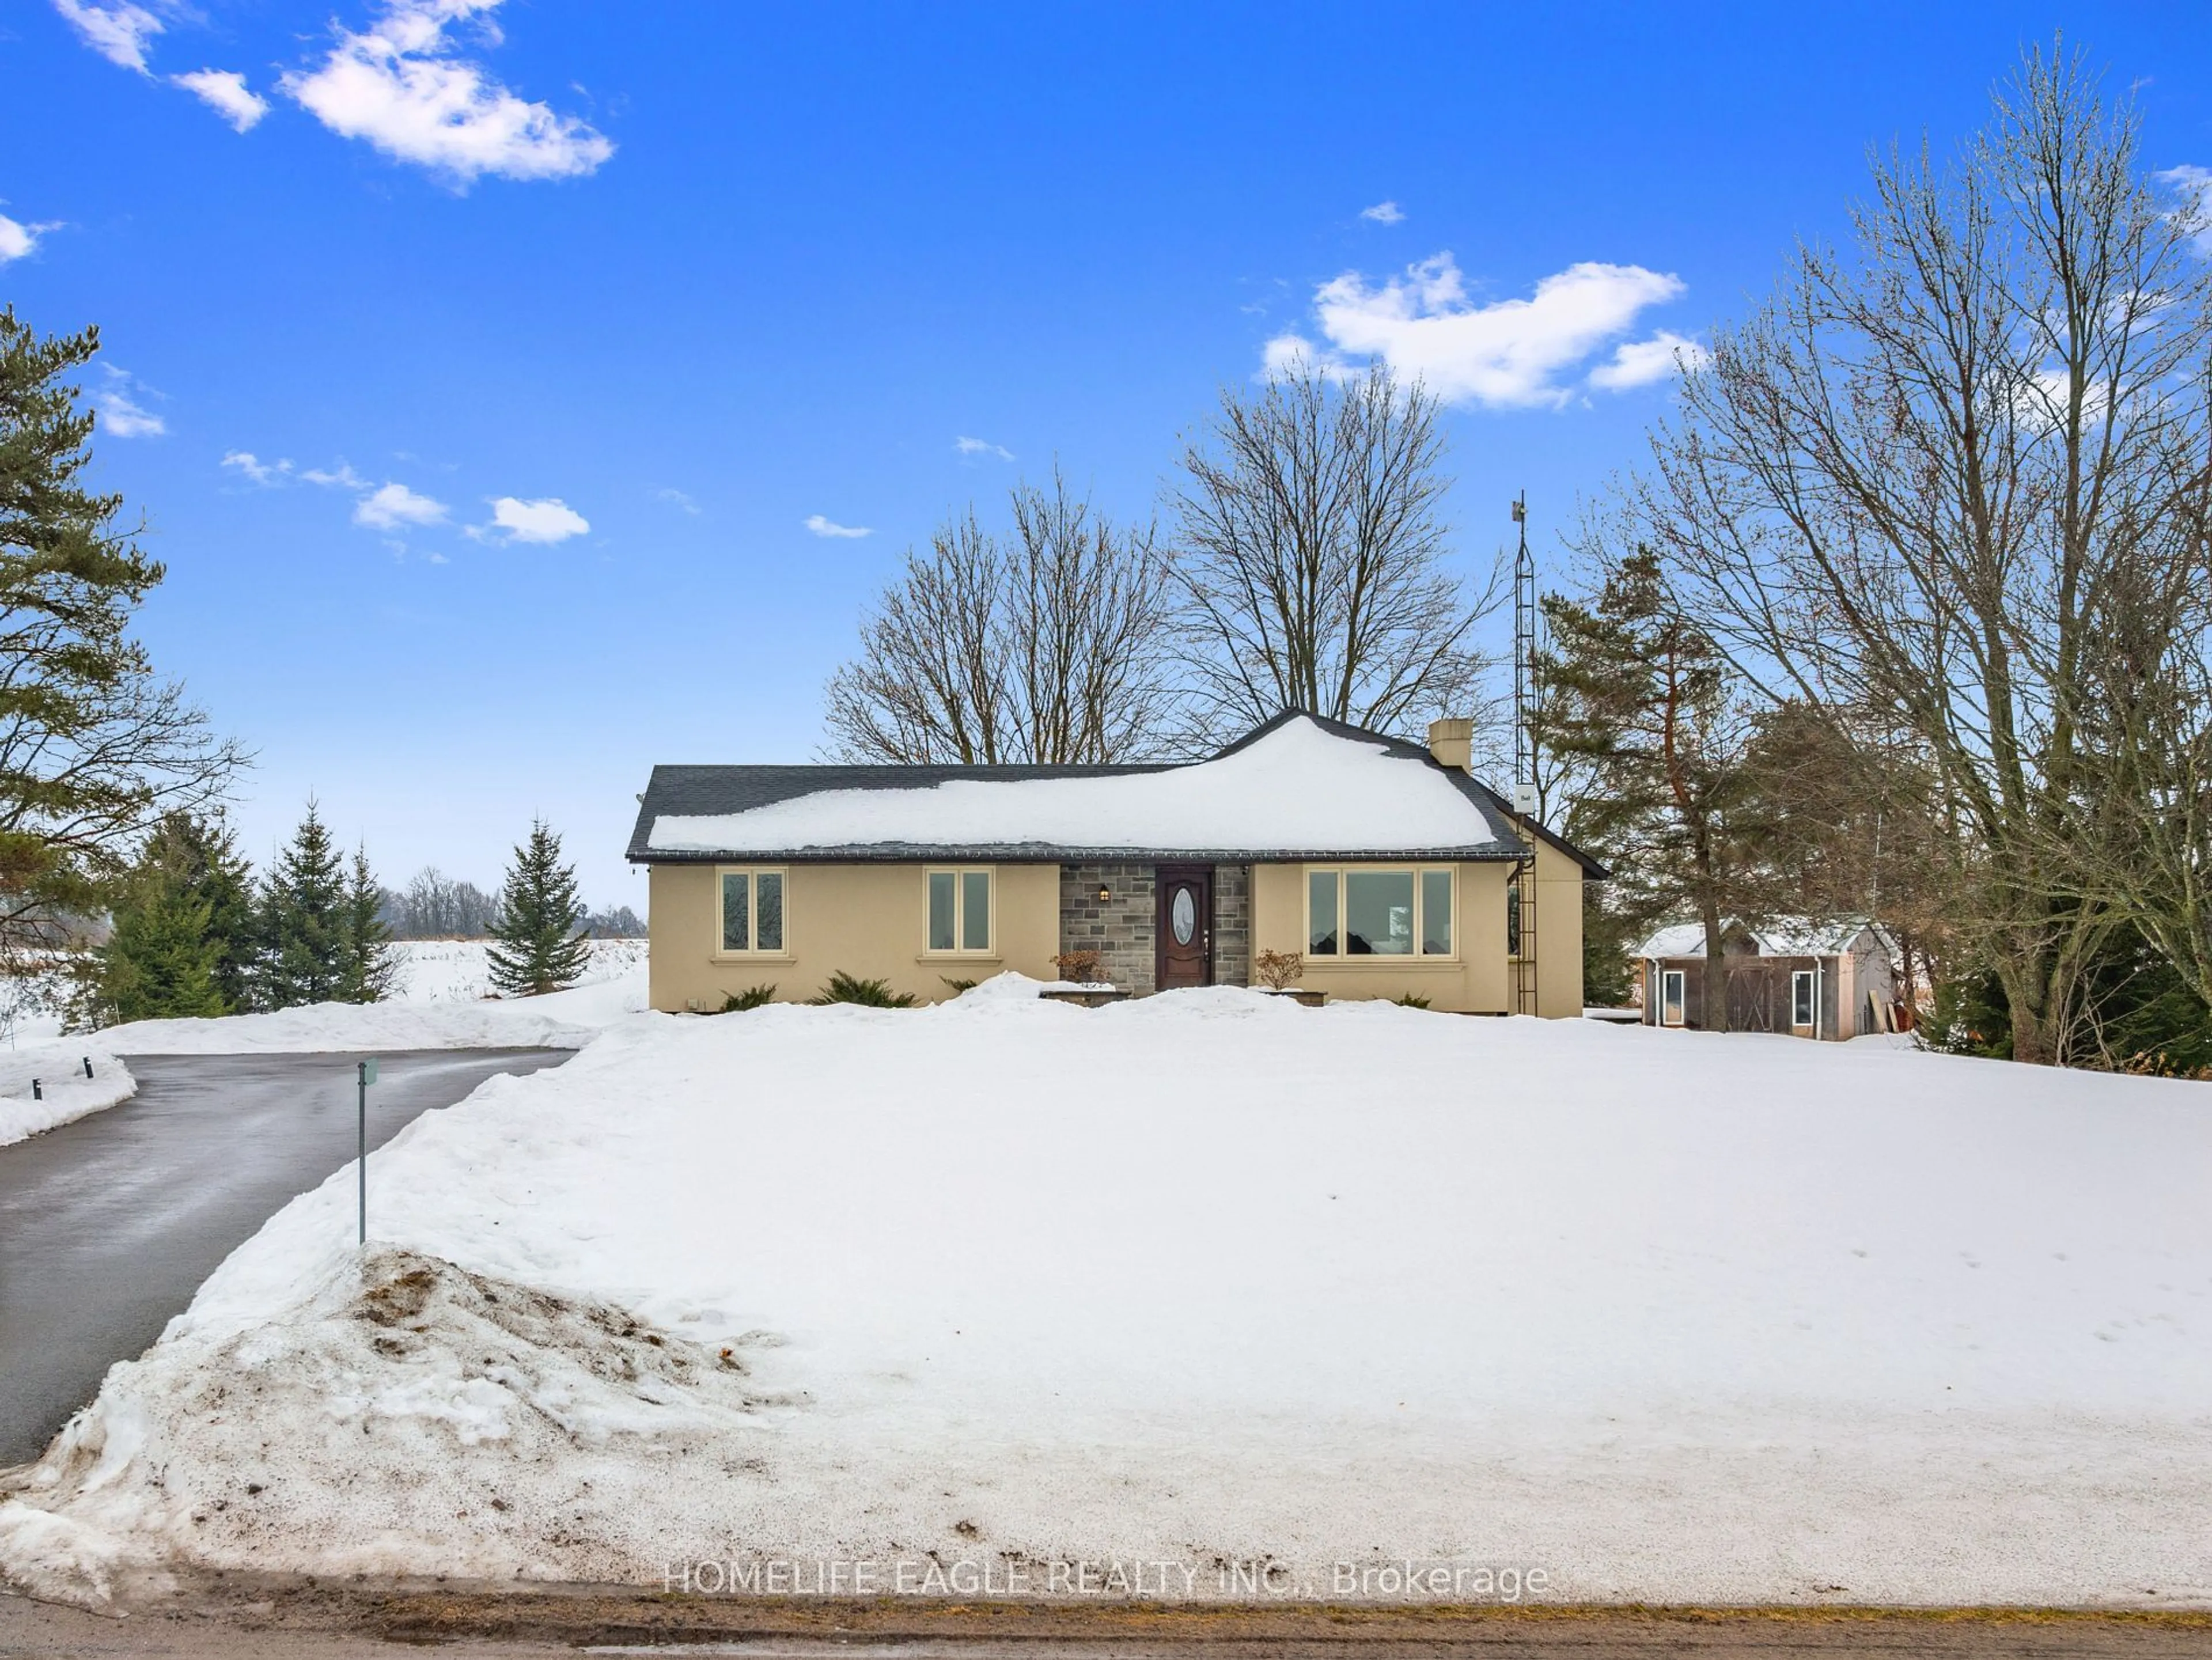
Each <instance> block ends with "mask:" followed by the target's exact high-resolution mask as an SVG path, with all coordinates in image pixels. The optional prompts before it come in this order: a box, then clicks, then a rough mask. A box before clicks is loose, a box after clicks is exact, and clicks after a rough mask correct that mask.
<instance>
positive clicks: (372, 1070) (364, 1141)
mask: <svg viewBox="0 0 2212 1660" xmlns="http://www.w3.org/2000/svg"><path fill="white" fill-rule="evenodd" d="M357 1077H358V1079H359V1091H360V1092H359V1096H358V1111H357V1114H356V1140H357V1143H358V1146H359V1148H360V1161H359V1162H360V1165H361V1231H360V1235H359V1238H358V1242H357V1243H361V1244H363V1245H366V1244H368V1086H369V1085H371V1084H374V1082H375V1081H376V1057H375V1056H374V1055H371V1056H370V1057H369V1058H368V1060H366V1061H362V1063H361V1066H360V1069H359V1072H358V1073H357Z"/></svg>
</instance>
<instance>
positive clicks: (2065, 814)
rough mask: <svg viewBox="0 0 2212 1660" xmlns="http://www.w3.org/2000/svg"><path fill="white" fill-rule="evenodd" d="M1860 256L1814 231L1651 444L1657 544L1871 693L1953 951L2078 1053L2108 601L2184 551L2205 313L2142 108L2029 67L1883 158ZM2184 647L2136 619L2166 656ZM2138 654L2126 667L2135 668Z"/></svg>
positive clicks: (1721, 610) (1765, 665)
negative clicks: (1926, 141)
mask: <svg viewBox="0 0 2212 1660" xmlns="http://www.w3.org/2000/svg"><path fill="white" fill-rule="evenodd" d="M1874 186H1875V189H1874V195H1873V198H1872V199H1871V200H1870V201H1869V202H1868V203H1866V204H1863V206H1862V207H1860V208H1859V209H1858V210H1857V214H1856V218H1855V230H1856V241H1857V248H1856V258H1847V257H1845V256H1844V255H1840V254H1838V253H1835V252H1829V251H1826V250H1822V249H1819V248H1807V249H1805V250H1803V251H1802V252H1801V254H1800V256H1799V258H1798V259H1797V261H1796V268H1795V270H1794V271H1793V273H1792V275H1791V277H1790V280H1789V281H1788V283H1786V284H1785V286H1784V289H1783V291H1782V293H1781V294H1780V295H1778V298H1777V299H1776V300H1775V301H1772V302H1771V304H1770V305H1769V306H1767V307H1765V309H1764V310H1762V311H1761V312H1759V313H1757V314H1756V315H1754V316H1753V318H1752V319H1751V320H1750V321H1748V322H1747V324H1745V325H1743V326H1741V327H1740V328H1737V329H1735V330H1734V331H1729V332H1725V333H1723V334H1722V335H1721V336H1720V337H1718V338H1717V340H1716V342H1715V344H1714V350H1713V354H1712V360H1711V364H1710V366H1708V367H1705V368H1700V369H1697V370H1694V371H1693V372H1692V373H1690V374H1688V375H1687V377H1686V380H1685V400H1686V412H1685V415H1684V417H1683V418H1682V419H1681V420H1680V422H1679V423H1676V424H1675V425H1674V426H1673V427H1671V428H1669V429H1665V430H1662V432H1661V433H1660V434H1659V435H1658V436H1657V439H1656V457H1657V464H1658V465H1657V476H1656V479H1655V480H1654V481H1653V482H1652V483H1651V484H1650V488H1649V489H1647V490H1646V492H1645V493H1644V498H1643V500H1642V502H1641V503H1640V507H1641V509H1642V511H1641V513H1640V514H1638V517H1639V518H1640V520H1642V523H1641V525H1640V526H1639V531H1640V533H1641V534H1643V535H1644V536H1645V537H1647V538H1650V539H1652V540H1654V541H1655V542H1656V543H1657V544H1659V545H1661V546H1662V549H1663V550H1664V552H1665V553H1666V555H1667V557H1668V564H1669V567H1670V569H1672V570H1673V571H1674V574H1675V577H1676V581H1677V583H1678V586H1679V587H1680V592H1681V593H1683V594H1684V596H1685V597H1686V599H1687V600H1688V601H1689V602H1690V603H1691V605H1692V607H1693V609H1694V610H1695V611H1697V612H1698V614H1699V617H1700V618H1701V620H1703V621H1704V622H1705V624H1706V626H1707V627H1708V628H1709V629H1711V631H1712V632H1713V633H1714V634H1715V635H1716V636H1717V637H1718V638H1720V639H1722V640H1723V642H1726V643H1727V644H1728V645H1729V648H1730V649H1731V651H1732V653H1733V654H1735V656H1736V657H1737V658H1738V660H1739V661H1740V662H1741V665H1742V666H1744V667H1745V668H1746V669H1747V672H1750V673H1752V674H1753V675H1754V676H1756V677H1758V678H1760V679H1761V680H1762V681H1763V683H1764V684H1765V686H1766V687H1767V689H1768V690H1770V691H1771V693H1772V694H1773V695H1774V696H1775V697H1776V698H1777V700H1780V699H1782V698H1784V697H1790V696H1795V697H1797V698H1799V699H1801V700H1802V704H1803V705H1804V707H1806V708H1810V709H1814V710H1821V709H1829V710H1833V709H1863V710H1868V711H1872V712H1874V714H1875V716H1876V717H1877V718H1878V719H1879V720H1881V721H1882V722H1883V723H1884V724H1885V725H1886V726H1889V727H1894V729H1896V730H1897V731H1899V732H1900V733H1904V734H1906V735H1907V736H1908V737H1909V738H1910V739H1911V741H1912V743H1913V744H1914V745H1915V746H1916V748H1917V751H1918V753H1919V754H1920V755H1921V756H1922V757H1923V759H1924V763H1925V764H1926V765H1927V766H1928V767H1929V769H1930V770H1931V772H1932V774H1933V776H1934V780H1935V784H1936V789H1937V790H1938V791H1939V793H1940V795H1941V803H1940V809H1939V812H1938V817H1939V818H1940V819H1941V821H1942V822H1943V823H1944V824H1947V825H1948V826H1950V827H1951V829H1952V834H1951V835H1950V836H1949V837H1948V840H1947V842H1946V843H1945V846H1944V848H1943V854H1944V857H1945V858H1946V860H1947V861H1948V872H1947V881H1948V886H1949V888H1950V890H1951V891H1953V892H1954V893H1955V894H1957V895H1959V896H1960V897H1961V900H1962V902H1964V903H1962V904H1961V906H1960V913H1961V914H1960V915H1959V916H1958V917H1957V918H1956V921H1957V923H1958V926H1959V927H1960V929H1961V931H1962V939H1961V943H1962V946H1964V947H1965V948H1966V949H1967V950H1969V951H1971V952H1974V953H1975V954H1977V955H1978V956H1979V957H1981V958H1984V959H1985V960H1986V961H1987V962H1988V963H1989V964H1990V967H1991V969H1992V970H1993V971H1994V972H1995V973H1996V976H1998V979H1999V981H2000V983H2001V984H2002V987H2003V989H2004V992H2005V994H2006V997H2007V999H2008V1002H2009V1004H2010V1006H2011V1012H2012V1021H2013V1042H2014V1053H2015V1055H2016V1056H2017V1057H2018V1058H2019V1059H2021V1060H2024V1061H2053V1060H2056V1059H2057V1058H2059V1057H2060V1054H2061V1047H2062V1043H2063V1034H2064V1031H2065V1027H2066V1023H2067V1017H2068V1010H2069V1004H2070V1002H2071V1001H2072V1000H2073V998H2074V995H2075V990H2076V988H2077V986H2078V983H2079V979H2080V976H2081V973H2082V972H2083V970H2084V965H2085V964H2087V961H2088V960H2089V959H2090V958H2091V957H2092V955H2093V953H2094V952H2095V951H2096V949H2097V948H2098V946H2099V945H2100V941H2101V940H2102V939H2104V938H2105V937H2106V931H2107V930H2108V929H2109V927H2111V926H2112V921H2113V919H2114V915H2115V912H2114V905H2115V903H2116V896H2115V895H2114V893H2113V892H2112V891H2111V886H2110V885H2109V884H2108V883H2106V881H2104V880H2103V879H2100V877H2099V876H2098V875H2097V873H2096V872H2095V870H2094V869H2093V866H2090V865H2087V864H2085V863H2084V861H2083V860H2081V859H2080V858H2078V857H2077V856H2076V855H2075V850H2076V849H2078V848H2081V847H2082V846H2084V845H2089V844H2093V842H2095V841H2096V840H2097V839H2098V838H2099V837H2100V836H2102V835H2104V834H2105V833H2106V827H2105V826H2104V825H2103V824H2101V823H2100V811H2101V810H2102V808H2103V806H2104V803H2103V802H2102V801H2101V800H2100V792H2099V790H2098V788H2097V787H2096V781H2095V776H2094V775H2095V773H2096V772H2097V770H2098V768H2097V765H2096V764H2095V757H2093V755H2092V754H2091V753H2090V752H2089V751H2088V750H2087V748H2086V747H2085V744H2084V739H2083V723H2084V720H2085V717H2086V716H2087V714H2088V713H2089V712H2090V711H2091V710H2093V708H2096V707H2098V705H2099V703H2100V700H2102V699H2105V698H2106V697H2107V696H2109V694H2110V691H2111V689H2112V681H2113V678H2114V670H2115V668H2116V665H2115V663H2114V661H2113V660H2112V651H2113V649H2114V642H2116V641H2117V640H2118V639H2120V638H2122V637H2123V636H2124V635H2126V634H2127V633H2128V629H2126V628H2125V627H2123V626H2122V625H2121V616H2122V612H2123V611H2124V609H2125V608H2126V607H2127V606H2128V605H2131V604H2132V601H2131V599H2130V595H2133V594H2135V593H2138V592H2141V591H2144V590H2146V589H2148V590H2158V589H2162V588H2164V587H2166V586H2167V585H2168V583H2169V581H2170V576H2171V573H2172V571H2173V569H2174V568H2175V566H2176V564H2177V562H2181V561H2184V560H2185V559H2187V558H2188V557H2190V556H2191V531H2190V529H2189V527H2188V526H2189V520H2190V515H2189V514H2187V513H2186V512H2185V511H2182V509H2183V508H2185V507H2186V506H2187V505H2188V502H2189V500H2190V498H2191V492H2192V490H2195V489H2197V488H2198V485H2197V480H2199V479H2200V478H2201V475H2202V469H2203V457H2204V454H2205V443H2206V435H2207V423H2206V420H2205V409H2206V404H2205V397H2204V387H2203V380H2202V379H2201V377H2200V376H2199V374H2198V370H2199V369H2200V368H2201V366H2202V364H2203V358H2204V354H2205V351H2206V349H2207V345H2208V341H2212V313H2208V308H2207V297H2208V290H2207V283H2206V276H2205V271H2204V267H2203V265H2202V263H2201V262H2200V260H2199V259H2198V258H2197V254H2196V252H2195V251H2194V250H2193V249H2192V247H2191V239H2192V237H2193V236H2194V235H2195V234H2196V231H2197V226H2196V225H2195V224H2194V223H2193V222H2191V220H2190V219H2189V218H2188V217H2187V216H2183V215H2177V214H2175V213H2173V212H2172V211H2170V210H2169V208H2168V205H2167V204H2164V203H2161V202H2160V201H2159V200H2157V199H2156V198H2155V197H2154V192H2153V191H2152V190H2151V188H2150V187H2149V185H2148V184H2147V183H2146V182H2145V180H2144V179H2142V176H2141V173H2140V169H2139V167H2138V161H2137V146H2136V122H2135V118H2134V116H2133V114H2132V112H2130V111H2129V110H2128V109H2126V108H2125V107H2123V108H2121V109H2119V110H2118V112H2108V111H2107V110H2106V108H2105V107H2104V106H2103V105H2102V104H2101V102H2100V99H2099V96H2098V94H2097V91H2096V88H2095V87H2094V85H2093V81H2092V79H2091V77H2090V76H2088V74H2087V71H2086V70H2085V68H2084V66H2083V64H2082V62H2081V59H2080V58H2078V57H2077V58H2059V57H2057V56H2055V55H2054V56H2051V57H2046V56H2045V55H2043V54H2041V53H2035V54H2032V55H2031V56H2029V57H2028V58H2027V59H2026V60H2025V61H2024V63H2023V64H2022V67H2021V70H2020V72H2019V73H2018V75H2017V76H2015V79H2014V81H2013V82H2011V83H2010V84H2009V85H2008V87H2006V88H2003V89H2002V90H2001V92H2000V93H1999V94H1998V96H1997V99H1996V119H1995V120H1994V122H1993V124H1992V125H1991V126H1990V129H1989V130H1988V131H1986V132H1985V133H1984V135H1983V136H1981V137H1979V138H1978V139H1977V140H1976V141H1975V142H1974V143H1972V144H1971V145H1969V146H1968V147H1967V149H1966V151H1965V153H1964V154H1963V155H1961V157H1960V159H1959V160H1958V161H1956V162H1955V163H1954V164H1953V165H1950V166H1948V167H1939V166H1938V165H1936V163H1934V162H1933V161H1931V160H1930V159H1929V157H1928V156H1927V155H1926V154H1925V153H1924V152H1923V154H1921V155H1917V156H1916V155H1905V154H1893V155H1891V156H1889V157H1888V158H1887V160H1885V161H1881V162H1879V163H1878V164H1877V166H1876V167H1875V178H1874ZM2131 649H2134V650H2136V651H2137V652H2139V653H2142V654H2148V656H2147V658H2146V663H2147V665H2148V672H2149V673H2150V674H2152V675H2153V676H2155V675H2157V674H2160V673H2164V672H2166V665H2167V660H2168V657H2169V654H2170V652H2171V650H2172V641H2171V640H2170V639H2166V638H2146V639H2142V640H2139V641H2137V642H2136V644H2135V646H2134V647H2132V648H2131ZM2135 672H2137V673H2138V674H2140V673H2142V672H2144V666H2143V665H2138V666H2137V668H2136V671H2135Z"/></svg>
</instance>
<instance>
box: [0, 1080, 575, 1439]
mask: <svg viewBox="0 0 2212 1660" xmlns="http://www.w3.org/2000/svg"><path fill="white" fill-rule="evenodd" d="M356 1059H358V1057H356V1056H352V1055H141V1056H133V1057H131V1063H130V1064H131V1072H132V1073H134V1074H135V1075H136V1076H137V1079H138V1093H137V1095H136V1096H135V1097H133V1098H131V1100H128V1101H126V1102H125V1103H124V1104H122V1105H121V1106H119V1107H111V1108H109V1109H108V1110H106V1112H97V1113H94V1114H93V1115H92V1116H91V1117H89V1118H80V1119H78V1120H77V1121H76V1122H75V1123H73V1124H64V1125H63V1126H62V1127H61V1128H59V1129H56V1130H49V1131H47V1132H46V1134H44V1135H34V1136H33V1137H32V1138H31V1139H30V1140H27V1141H19V1142H17V1143H16V1144H15V1146H11V1147H0V1466H5V1465H9V1464H15V1463H21V1462H24V1461H25V1460H27V1459H30V1458H33V1457H36V1456H38V1454H39V1452H40V1450H42V1449H43V1448H44V1447H45V1445H46V1442H47V1441H48V1440H49V1439H50V1438H52V1435H53V1433H54V1432H55V1431H56V1430H58V1429H59V1428H60V1427H61V1426H62V1425H63V1423H64V1422H65V1421H66V1420H67V1419H68V1418H69V1415H70V1414H71V1413H73V1412H75V1411H76V1409H77V1408H79V1407H81V1406H82V1405H83V1404H84V1403H85V1402H87V1401H88V1400H90V1399H91V1398H92V1395H93V1394H94V1391H95V1390H96V1389H98V1388H99V1385H100V1378H101V1377H103V1376H104V1375H105V1374H106V1371H107V1368H108V1367H109V1366H110V1365H112V1364H113V1363H114V1362H116V1361H118V1360H127V1359H131V1358H132V1357H133V1356H135V1355H137V1354H138V1353H141V1352H142V1351H143V1350H144V1349H145V1347H146V1346H147V1345H148V1344H149V1343H151V1342H152V1341H154V1340H155V1338H156V1337H158V1336H160V1335H161V1328H162V1327H163V1326H165V1325H167V1323H168V1321H169V1318H170V1316H172V1315H175V1314H178V1313H180V1312H182V1311H183V1310H184V1308H185V1304H188V1303H189V1302H191V1298H192V1292H194V1291H195V1290H197V1288H198V1286H199V1283H200V1281H201V1280H204V1279H206V1278H207V1277H208V1275H209V1274H211V1273H213V1272H214V1271H215V1268H216V1264H218V1263H219V1262H222V1259H223V1258H224V1257H226V1256H228V1255H230V1253H231V1251H232V1250H233V1249H234V1248H235V1247H236V1246H237V1245H238V1244H239V1243H240V1242H241V1241H243V1240H245V1239H246V1238H247V1237H250V1236H251V1235H252V1233H253V1231H255V1230H256V1229H257V1228H258V1227H259V1226H260V1225H262V1223H264V1222H265V1221H267V1220H268V1219H269V1218H270V1216H272V1215H273V1214H275V1213H276V1212H277V1211H278V1210H279V1209H281V1208H282V1207H283V1205H284V1203H285V1201H287V1200H289V1199H290V1198H292V1197H293V1196H294V1195H295V1194H301V1193H305V1192H306V1191H307V1189H310V1188H312V1187H314V1186H315V1185H316V1184H317V1183H320V1182H321V1181H322V1180H323V1179H324V1178H325V1177H327V1176H329V1175H330V1173H331V1171H334V1170H337V1168H339V1167H340V1166H341V1165H343V1164H348V1163H349V1162H351V1160H352V1158H353V1156H354V1136H355V1127H354V1085H353V1079H354V1063H355V1061H356ZM567 1059H568V1051H567V1050H565V1049H468V1050H452V1049H442V1050H441V1049H434V1050H423V1051H416V1052H413V1053H409V1054H404V1055H384V1056H383V1057H381V1059H380V1063H379V1064H380V1068H381V1073H382V1076H381V1079H380V1082H378V1083H377V1084H376V1085H374V1087H373V1088H371V1089H370V1091H369V1092H368V1097H369V1109H368V1140H369V1146H371V1147H379V1146H383V1145H384V1143H385V1142H386V1141H387V1140H391V1138H392V1136H393V1135H394V1134H396V1133H398V1130H399V1129H401V1128H403V1127H404V1126H405V1125H406V1124H407V1123H408V1122H410V1120H412V1119H413V1118H414V1117H416V1115H418V1114H420V1113H422V1112H423V1111H425V1110H428V1109H429V1108H432V1107H444V1106H450V1105H452V1104H453V1103H454V1102H456V1101H458V1100H459V1099H460V1098H462V1097H463V1096H465V1095H466V1094H467V1093H468V1092H469V1091H471V1090H472V1089H474V1088H475V1087H476V1086H477V1085H478V1084H480V1083H482V1082H483V1080H484V1079H487V1078H489V1077H491V1076H492V1075H493V1074H494V1073H501V1072H513V1073H530V1072H536V1071H537V1070H538V1069H539V1068H540V1067H550V1066H557V1065H559V1064H560V1063H561V1062H562V1061H565V1060H567ZM375 1202H376V1195H374V1193H373V1192H372V1193H371V1194H370V1195H369V1203H370V1206H371V1207H372V1208H374V1205H375Z"/></svg>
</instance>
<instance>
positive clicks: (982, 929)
mask: <svg viewBox="0 0 2212 1660" xmlns="http://www.w3.org/2000/svg"><path fill="white" fill-rule="evenodd" d="M991 889H992V881H991V873H990V872H989V871H987V870H933V871H932V872H930V873H929V949H930V950H932V951H933V952H955V953H962V952H965V953H971V954H976V955H983V954H987V953H988V952H989V951H990V949H991Z"/></svg>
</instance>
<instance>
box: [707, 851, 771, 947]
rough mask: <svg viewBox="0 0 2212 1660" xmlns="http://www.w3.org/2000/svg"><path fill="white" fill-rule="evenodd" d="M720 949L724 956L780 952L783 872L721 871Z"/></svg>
mask: <svg viewBox="0 0 2212 1660" xmlns="http://www.w3.org/2000/svg"><path fill="white" fill-rule="evenodd" d="M721 909H722V927H721V939H722V952H723V954H724V955H725V956H738V955H753V954H757V953H761V952H768V953H772V954H779V955H780V954H781V952H782V951H783V873H782V872H781V871H780V870H726V871H724V872H723V873H722V895H721Z"/></svg>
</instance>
